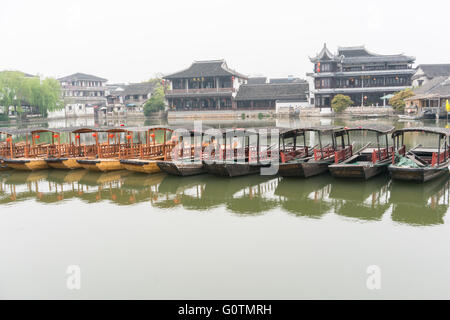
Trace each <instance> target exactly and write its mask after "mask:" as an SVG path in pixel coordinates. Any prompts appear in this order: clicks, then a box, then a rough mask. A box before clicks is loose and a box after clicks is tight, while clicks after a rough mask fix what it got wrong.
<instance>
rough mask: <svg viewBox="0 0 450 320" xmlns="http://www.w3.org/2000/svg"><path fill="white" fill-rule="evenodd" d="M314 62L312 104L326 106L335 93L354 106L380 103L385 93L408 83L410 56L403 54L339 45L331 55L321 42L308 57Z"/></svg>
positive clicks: (400, 88) (383, 102) (413, 71)
mask: <svg viewBox="0 0 450 320" xmlns="http://www.w3.org/2000/svg"><path fill="white" fill-rule="evenodd" d="M310 60H311V62H312V63H314V73H309V74H308V76H311V77H313V79H314V91H313V93H314V98H315V99H314V100H315V106H316V107H330V106H331V101H332V99H333V97H334V96H335V95H337V94H344V95H347V96H350V98H351V99H352V100H353V102H354V103H355V105H362V106H372V105H373V106H381V105H384V104H385V103H386V102H387V101H386V100H387V98H386V96H387V95H389V94H392V93H395V92H398V91H401V90H404V89H405V88H407V87H410V86H411V77H412V75H413V74H414V73H415V70H414V69H413V68H412V65H413V63H414V61H415V58H414V57H411V56H406V55H403V54H397V55H380V54H375V53H371V52H369V51H367V50H366V49H365V47H345V48H344V47H340V48H339V49H338V52H337V54H333V53H331V52H330V50H328V48H327V46H326V45H324V47H323V49H322V51H320V53H319V54H318V55H317V56H315V57H314V58H310Z"/></svg>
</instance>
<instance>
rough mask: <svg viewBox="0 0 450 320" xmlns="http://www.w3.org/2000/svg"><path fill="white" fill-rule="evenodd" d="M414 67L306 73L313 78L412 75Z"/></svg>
mask: <svg viewBox="0 0 450 320" xmlns="http://www.w3.org/2000/svg"><path fill="white" fill-rule="evenodd" d="M415 72H416V70H415V69H388V70H371V71H370V70H362V71H337V72H321V73H307V76H309V77H313V78H323V77H358V76H381V75H384V76H389V75H413V74H414V73H415Z"/></svg>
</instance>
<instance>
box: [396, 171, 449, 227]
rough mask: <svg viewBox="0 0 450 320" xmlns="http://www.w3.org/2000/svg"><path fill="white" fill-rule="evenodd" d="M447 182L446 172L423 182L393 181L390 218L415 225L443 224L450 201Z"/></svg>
mask: <svg viewBox="0 0 450 320" xmlns="http://www.w3.org/2000/svg"><path fill="white" fill-rule="evenodd" d="M449 184H450V182H449V175H448V174H447V175H445V176H444V177H440V178H438V179H436V180H434V181H430V182H428V183H424V184H412V183H407V182H403V181H393V182H392V185H391V192H390V202H391V203H392V204H393V208H392V220H393V221H396V222H400V223H406V224H409V225H416V226H431V225H438V224H443V223H444V216H445V214H446V213H447V211H448V208H449V202H450V201H449V200H450V195H449V192H450V189H449Z"/></svg>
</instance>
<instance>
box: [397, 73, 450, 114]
mask: <svg viewBox="0 0 450 320" xmlns="http://www.w3.org/2000/svg"><path fill="white" fill-rule="evenodd" d="M413 92H414V96H412V97H410V98H407V99H405V103H406V106H405V111H406V113H421V112H423V111H424V110H426V109H430V110H432V111H433V113H435V114H436V113H438V114H439V115H441V116H442V115H445V116H446V115H447V112H446V111H447V110H446V108H445V107H446V103H447V100H450V76H437V77H434V78H433V79H431V80H429V81H427V82H426V83H425V84H422V86H420V87H417V88H415V89H414V90H413Z"/></svg>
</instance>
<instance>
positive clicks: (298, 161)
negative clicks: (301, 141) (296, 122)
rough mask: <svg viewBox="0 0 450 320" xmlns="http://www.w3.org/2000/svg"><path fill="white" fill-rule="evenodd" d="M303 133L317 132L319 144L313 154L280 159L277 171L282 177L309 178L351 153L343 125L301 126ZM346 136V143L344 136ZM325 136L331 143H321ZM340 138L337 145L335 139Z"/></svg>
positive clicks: (324, 170)
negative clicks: (339, 142)
mask: <svg viewBox="0 0 450 320" xmlns="http://www.w3.org/2000/svg"><path fill="white" fill-rule="evenodd" d="M302 130H303V134H306V133H307V132H309V133H314V134H316V133H317V136H318V140H319V144H318V147H315V148H314V150H313V155H312V156H308V157H300V158H293V159H286V160H283V159H281V163H280V167H279V170H278V173H279V174H280V175H281V176H283V177H302V178H309V177H312V176H316V175H319V174H322V173H325V172H327V171H328V166H329V165H330V164H333V163H336V162H337V163H340V162H342V161H345V160H346V159H348V158H349V157H351V156H352V155H353V146H352V145H351V144H350V138H349V137H348V134H347V131H345V130H344V128H343V127H337V126H320V127H311V128H303V129H302ZM345 136H347V140H348V142H347V144H346V143H345V139H344V137H345ZM325 138H328V140H330V142H331V143H328V144H326V145H324V144H323V141H324V139H325ZM338 138H341V144H340V145H338V143H337V139H338Z"/></svg>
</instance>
